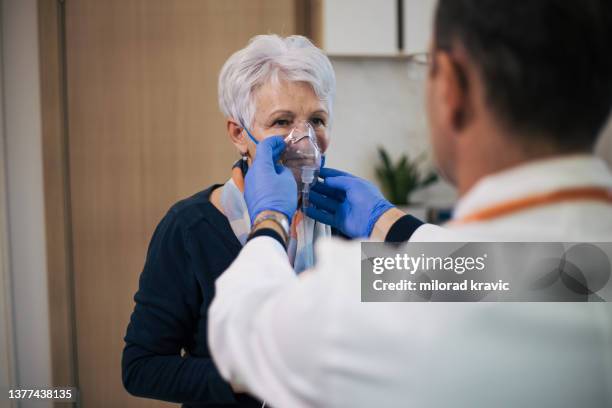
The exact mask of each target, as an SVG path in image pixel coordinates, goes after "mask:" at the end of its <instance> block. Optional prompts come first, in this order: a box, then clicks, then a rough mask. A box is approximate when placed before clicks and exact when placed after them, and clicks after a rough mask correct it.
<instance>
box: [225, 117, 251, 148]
mask: <svg viewBox="0 0 612 408" xmlns="http://www.w3.org/2000/svg"><path fill="white" fill-rule="evenodd" d="M227 135H228V136H229V138H230V140H231V142H232V144H233V145H234V146H236V148H237V149H238V152H240V154H245V153H246V152H247V151H248V143H247V136H246V132H245V131H244V128H243V127H242V125H241V124H240V123H238V122H236V121H235V120H233V119H228V120H227Z"/></svg>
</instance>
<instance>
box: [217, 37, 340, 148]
mask: <svg viewBox="0 0 612 408" xmlns="http://www.w3.org/2000/svg"><path fill="white" fill-rule="evenodd" d="M335 92H336V77H335V74H334V69H333V67H332V65H331V63H330V61H329V59H328V58H327V56H325V54H323V52H322V51H321V50H320V49H318V48H317V47H315V46H314V45H313V44H312V43H311V42H310V41H309V40H308V39H307V38H305V37H302V36H297V35H294V36H290V37H286V38H282V37H279V36H278V35H259V36H256V37H254V38H252V39H251V40H250V41H249V43H248V44H247V46H246V47H245V48H243V49H241V50H239V51H237V52H236V53H234V54H233V55H232V56H231V57H230V58H229V59H228V60H227V61H226V62H225V65H224V66H223V68H222V69H221V73H220V74H219V106H220V108H221V111H222V112H223V113H224V115H225V117H226V123H227V132H228V135H229V137H230V140H231V142H232V143H233V144H234V146H236V149H237V150H238V152H239V153H240V154H241V155H243V156H244V155H247V156H248V157H249V159H251V158H253V157H254V155H255V151H256V146H257V145H256V143H255V141H257V142H259V141H261V140H263V139H265V138H266V137H270V136H274V135H287V134H288V133H289V132H290V131H291V129H293V128H298V129H301V128H304V127H305V126H306V124H310V125H311V126H312V128H313V129H314V131H315V134H316V138H317V143H318V146H319V148H320V149H321V151H322V152H325V150H326V149H327V147H328V144H329V129H330V124H331V121H332V115H333V110H332V108H333V101H334V96H335ZM253 139H255V141H254V140H253Z"/></svg>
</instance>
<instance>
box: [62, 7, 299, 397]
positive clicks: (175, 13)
mask: <svg viewBox="0 0 612 408" xmlns="http://www.w3.org/2000/svg"><path fill="white" fill-rule="evenodd" d="M294 18H295V10H294V3H293V2H290V1H285V0H257V1H255V0H232V1H218V0H199V1H196V0H177V1H167V0H105V1H99V0H67V1H66V33H67V34H66V49H67V75H68V80H67V83H68V123H69V126H68V135H69V136H68V138H69V166H70V191H71V203H70V204H71V205H70V207H71V216H72V229H73V263H74V279H75V282H74V284H75V305H76V308H75V310H76V321H77V327H76V331H77V343H78V373H79V384H80V388H81V396H82V402H83V406H84V407H87V408H90V407H140V406H148V407H152V406H164V404H162V403H157V402H152V401H150V400H141V399H136V398H132V397H129V396H128V395H127V393H126V392H125V391H124V390H123V388H122V385H121V377H120V359H121V350H122V348H123V335H124V333H125V328H126V325H127V322H128V319H129V315H130V313H131V311H132V308H133V300H132V296H133V294H134V292H135V290H136V288H137V278H138V276H139V274H140V271H141V269H142V265H143V261H144V257H145V251H146V247H147V244H148V240H149V239H150V237H151V235H152V232H153V229H154V227H155V226H156V224H157V223H158V221H159V220H160V218H161V217H162V216H163V215H164V213H165V211H166V210H167V209H168V207H169V206H170V205H171V204H172V203H173V202H175V201H176V200H178V199H179V198H182V197H186V196H188V195H191V194H193V193H194V192H196V191H199V190H201V189H202V188H204V187H206V186H208V185H209V184H211V183H213V182H223V181H225V180H226V179H227V178H228V177H229V170H230V166H231V164H232V161H233V160H234V159H236V158H237V154H236V152H235V151H234V148H233V146H232V145H231V144H230V143H229V141H228V140H227V136H226V135H225V125H224V120H223V117H222V115H221V114H220V113H219V110H218V107H217V76H218V72H219V70H220V68H221V65H222V64H223V62H224V61H225V60H226V59H227V57H228V56H229V55H230V54H231V53H232V52H233V51H235V50H237V49H239V48H241V47H243V46H244V45H245V44H246V42H247V40H248V39H249V38H250V37H251V36H253V35H255V34H259V33H268V32H276V33H280V34H289V33H292V32H293V30H294V28H295V24H294Z"/></svg>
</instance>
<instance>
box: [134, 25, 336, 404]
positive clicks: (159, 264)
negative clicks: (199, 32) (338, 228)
mask: <svg viewBox="0 0 612 408" xmlns="http://www.w3.org/2000/svg"><path fill="white" fill-rule="evenodd" d="M334 92H335V76H334V71H333V68H332V66H331V64H330V62H329V60H328V58H327V57H326V56H325V55H324V54H323V53H322V52H321V50H319V49H318V48H316V47H315V46H314V45H312V43H311V42H310V41H308V40H307V39H306V38H304V37H300V36H291V37H287V38H281V37H278V36H276V35H264V36H257V37H255V38H253V39H252V40H251V41H250V42H249V44H248V45H247V47H246V48H244V49H242V50H240V51H238V52H236V53H235V54H234V55H232V56H231V57H230V58H229V59H228V60H227V62H226V63H225V65H224V67H223V68H222V70H221V74H220V76H219V104H220V107H221V110H222V111H223V113H224V114H225V116H226V121H227V122H226V123H227V133H228V136H229V139H230V141H231V142H232V143H233V144H234V146H236V149H237V150H238V153H239V154H240V155H241V159H240V160H238V162H237V163H236V164H234V166H233V168H232V166H231V163H228V173H230V171H231V176H230V178H229V180H228V181H227V182H226V183H225V184H223V185H213V186H211V187H209V188H207V189H205V190H203V191H201V192H199V193H197V194H195V195H193V196H192V197H190V198H187V199H185V200H182V201H180V202H178V203H176V204H175V205H174V206H172V208H171V209H170V210H169V211H168V213H167V214H166V216H165V217H164V218H163V220H162V221H161V222H160V224H159V225H158V226H157V229H156V230H155V233H154V235H153V238H152V239H151V243H150V246H149V250H148V253H147V259H146V263H145V266H144V270H143V272H142V274H141V276H140V282H139V288H138V292H137V293H136V295H135V297H134V300H135V302H136V306H135V308H134V312H133V313H132V317H131V320H130V323H129V325H128V328H127V333H126V336H125V342H126V345H125V349H124V351H123V361H122V374H123V383H124V386H125V388H126V389H127V390H128V391H129V392H130V393H131V394H133V395H136V396H140V397H148V398H155V399H160V400H166V401H172V402H180V403H183V404H184V406H185V407H204V406H206V407H216V406H223V407H227V406H244V407H251V406H252V407H260V406H261V405H262V403H260V402H257V401H255V400H254V399H252V398H250V397H249V396H247V395H245V394H240V393H237V392H235V391H234V390H232V388H231V386H230V385H229V384H227V383H226V382H225V381H224V380H223V379H222V378H221V376H220V375H219V373H218V372H217V369H216V367H215V364H214V362H213V361H212V359H211V357H210V353H209V351H208V347H207V340H206V338H207V336H206V327H207V311H208V306H209V305H210V303H211V301H212V298H213V296H214V283H215V280H216V279H217V278H218V277H219V275H220V274H221V273H222V272H223V271H224V270H225V269H226V268H227V267H228V266H229V265H230V264H231V263H232V261H233V260H234V258H236V256H237V255H238V253H239V252H240V249H241V248H242V246H243V245H244V244H245V242H246V239H247V233H248V231H249V230H250V222H251V220H250V217H249V214H248V210H247V207H246V204H245V202H244V198H243V196H242V190H243V186H244V183H243V181H244V176H245V174H246V172H247V171H248V166H249V164H250V163H251V160H252V158H253V157H254V156H255V154H256V150H257V143H258V142H259V141H261V140H263V139H264V138H266V137H269V136H273V135H286V134H288V133H289V132H290V131H291V129H293V128H300V129H303V128H305V127H308V128H309V129H311V130H313V132H312V134H314V135H316V142H317V144H318V147H319V149H320V150H321V151H322V152H324V151H325V150H326V149H327V146H328V143H329V134H328V129H329V123H330V121H331V114H332V102H333V98H334ZM300 225H301V226H303V227H306V228H298V226H300ZM308 228H309V230H308ZM300 231H309V232H310V233H306V234H304V233H300ZM327 234H329V229H328V228H327V227H323V226H321V225H318V224H316V223H315V222H314V221H313V220H310V219H308V218H305V217H303V216H302V215H301V213H298V214H296V215H295V216H294V217H293V222H292V229H291V243H290V245H289V247H288V251H289V255H290V259H292V261H293V262H294V267H295V269H296V271H298V272H299V270H302V269H304V268H306V267H308V266H309V263H311V262H312V258H311V256H312V244H313V242H312V241H313V240H314V239H316V237H319V236H322V235H327Z"/></svg>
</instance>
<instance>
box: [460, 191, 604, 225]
mask: <svg viewBox="0 0 612 408" xmlns="http://www.w3.org/2000/svg"><path fill="white" fill-rule="evenodd" d="M567 201H599V202H604V203H608V204H610V205H612V190H611V189H606V188H602V187H580V188H568V189H563V190H557V191H552V192H549V193H543V194H537V195H532V196H528V197H524V198H518V199H516V200H510V201H506V202H503V203H500V204H497V205H494V206H491V207H487V208H484V209H482V210H479V211H476V212H474V213H472V214H469V215H466V216H465V217H462V218H459V219H457V220H454V221H451V222H450V223H451V224H453V225H457V224H467V223H471V222H479V221H488V220H491V219H494V218H499V217H504V216H507V215H510V214H513V213H516V212H520V211H524V210H528V209H531V208H534V207H542V206H545V205H551V204H558V203H561V202H567Z"/></svg>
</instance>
